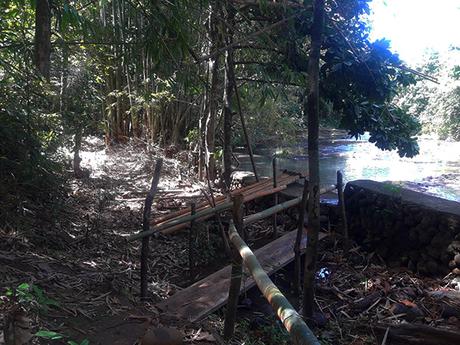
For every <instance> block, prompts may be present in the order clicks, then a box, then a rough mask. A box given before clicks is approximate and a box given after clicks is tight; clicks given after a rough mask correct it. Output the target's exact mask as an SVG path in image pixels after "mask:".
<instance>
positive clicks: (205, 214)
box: [127, 186, 336, 242]
mask: <svg viewBox="0 0 460 345" xmlns="http://www.w3.org/2000/svg"><path fill="white" fill-rule="evenodd" d="M284 188H285V186H280V187H277V189H272V190H271V191H267V192H266V193H259V194H258V195H257V196H256V195H249V196H247V197H245V198H244V202H248V201H251V200H254V198H255V197H262V196H266V195H270V194H272V193H274V192H277V191H280V190H282V189H284ZM335 188H336V187H335V186H331V187H326V188H321V189H320V194H324V193H328V192H330V191H333V190H335ZM278 189H279V190H278ZM300 201H301V197H298V198H295V199H292V200H289V201H286V202H285V203H283V204H278V205H277V206H276V207H279V206H280V205H285V204H286V203H288V204H287V205H286V207H281V208H280V209H276V210H275V211H274V212H275V213H276V212H280V211H282V210H285V209H287V208H289V207H292V206H295V205H297V204H298V203H299V202H300ZM291 203H292V204H291ZM232 206H233V203H232V201H226V202H223V203H221V204H220V205H217V206H216V207H214V208H206V209H204V210H203V211H197V212H196V213H195V214H194V215H193V216H191V215H188V216H183V217H179V218H176V219H173V220H171V221H169V222H165V223H161V224H158V225H155V226H154V227H153V228H152V229H150V230H148V231H142V232H140V233H137V234H134V235H131V236H129V237H127V241H128V242H131V241H134V240H137V239H140V238H143V237H146V236H152V235H153V234H156V233H159V232H162V233H163V234H172V233H174V232H176V231H177V230H180V229H183V228H185V227H187V224H185V223H188V222H190V221H191V220H192V219H196V221H197V222H200V221H203V220H205V219H208V218H210V217H212V216H213V215H215V214H216V213H219V212H224V211H227V210H230V209H231V208H232ZM268 210H271V211H273V210H272V208H269V209H267V210H265V211H262V212H259V213H264V215H263V216H260V215H259V213H256V214H253V215H250V216H248V217H246V218H249V217H255V220H254V221H258V220H260V219H263V218H266V217H268V216H271V215H273V212H271V213H267V211H268ZM256 216H257V217H256ZM249 219H250V221H249V222H250V223H253V222H254V221H253V218H249Z"/></svg>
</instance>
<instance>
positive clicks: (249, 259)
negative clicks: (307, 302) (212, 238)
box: [229, 222, 320, 345]
mask: <svg viewBox="0 0 460 345" xmlns="http://www.w3.org/2000/svg"><path fill="white" fill-rule="evenodd" d="M229 236H230V241H231V242H232V243H233V245H234V246H235V247H236V249H237V250H238V252H239V253H240V255H241V257H242V259H243V263H244V265H245V266H246V267H247V268H248V270H249V272H250V273H251V275H252V276H253V277H254V281H255V282H256V284H257V286H258V288H259V290H260V291H261V292H262V293H263V295H264V296H265V298H266V299H267V301H268V302H269V303H270V304H271V306H272V308H273V310H275V311H276V314H277V316H278V318H279V319H280V320H281V322H282V323H283V325H284V327H285V328H286V330H287V331H288V332H289V334H290V336H291V338H292V342H293V343H294V344H296V345H319V344H320V343H319V341H318V339H317V338H316V337H315V335H314V334H313V332H312V331H311V330H310V328H308V326H307V325H306V323H305V322H304V321H303V319H302V317H301V316H300V315H299V314H298V313H297V311H296V310H295V309H294V307H293V306H292V305H291V304H290V303H289V301H288V300H287V299H286V297H284V295H283V294H282V293H281V291H280V290H279V289H278V288H277V286H276V285H275V284H274V283H273V282H272V280H271V279H270V277H269V276H268V275H267V273H265V271H264V269H263V268H262V266H261V265H260V263H259V261H258V260H257V257H256V256H255V255H254V253H253V252H252V251H251V249H250V248H249V247H248V245H247V244H246V243H245V242H244V241H243V239H242V238H241V236H240V234H239V233H238V231H237V230H236V228H235V226H234V225H233V223H231V222H230V227H229Z"/></svg>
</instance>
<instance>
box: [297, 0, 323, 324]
mask: <svg viewBox="0 0 460 345" xmlns="http://www.w3.org/2000/svg"><path fill="white" fill-rule="evenodd" d="M313 4H314V5H313V22H312V25H311V28H310V37H311V45H310V57H309V59H308V87H309V90H308V96H307V98H306V100H307V102H306V103H305V114H306V115H307V125H308V179H309V183H308V185H309V187H308V188H309V196H308V241H307V247H306V249H305V267H304V272H305V274H304V281H303V303H302V304H303V315H304V317H306V318H311V317H312V315H313V307H314V300H315V274H316V261H317V256H318V236H319V230H320V228H321V224H320V200H319V190H320V187H319V185H320V174H319V170H320V167H319V98H320V96H319V69H320V68H319V65H320V55H321V45H322V40H323V27H324V0H314V2H313Z"/></svg>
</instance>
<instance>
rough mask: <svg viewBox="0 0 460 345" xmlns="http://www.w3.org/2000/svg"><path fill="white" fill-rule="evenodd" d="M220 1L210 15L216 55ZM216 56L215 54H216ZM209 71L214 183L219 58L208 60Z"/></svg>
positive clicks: (208, 149) (208, 151) (209, 152)
mask: <svg viewBox="0 0 460 345" xmlns="http://www.w3.org/2000/svg"><path fill="white" fill-rule="evenodd" d="M218 15H219V14H218V1H215V2H212V4H211V11H210V15H209V38H210V41H211V48H210V52H211V54H214V52H216V51H217V50H219V48H220V44H219V41H220V38H219V30H218V18H217V17H218ZM214 55H215V54H214ZM208 69H209V98H208V109H207V110H208V111H207V118H206V128H205V131H206V134H205V140H206V143H205V156H206V166H207V167H208V174H209V176H208V178H209V179H210V180H211V181H213V180H214V179H215V178H216V159H215V157H214V154H215V152H214V151H215V137H216V113H217V105H218V102H217V98H218V91H219V90H218V83H219V78H218V69H219V56H215V57H211V58H209V60H208Z"/></svg>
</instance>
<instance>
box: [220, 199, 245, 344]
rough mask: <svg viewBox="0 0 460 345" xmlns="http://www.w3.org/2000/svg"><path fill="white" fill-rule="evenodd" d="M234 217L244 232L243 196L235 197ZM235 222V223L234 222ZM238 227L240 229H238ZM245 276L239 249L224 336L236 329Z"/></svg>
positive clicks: (236, 255) (231, 279) (235, 260)
mask: <svg viewBox="0 0 460 345" xmlns="http://www.w3.org/2000/svg"><path fill="white" fill-rule="evenodd" d="M233 219H234V223H235V224H236V228H235V226H233V229H235V232H237V233H238V232H239V233H240V234H242V233H243V196H242V195H235V196H234V197H233ZM232 224H233V223H232ZM236 229H238V230H236ZM242 276H243V265H242V258H241V256H240V255H239V254H238V252H237V251H234V252H233V260H232V273H231V278H230V288H229V290H228V302H227V311H226V314H225V323H224V338H225V339H230V338H231V337H232V336H233V333H234V331H235V321H236V311H237V307H238V297H239V295H240V289H241V280H242Z"/></svg>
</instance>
